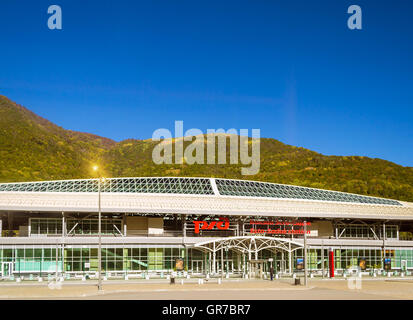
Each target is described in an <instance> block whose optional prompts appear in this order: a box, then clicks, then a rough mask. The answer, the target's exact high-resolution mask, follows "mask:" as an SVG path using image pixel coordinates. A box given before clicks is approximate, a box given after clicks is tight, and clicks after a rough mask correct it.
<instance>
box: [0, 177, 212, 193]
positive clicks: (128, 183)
mask: <svg viewBox="0 0 413 320" xmlns="http://www.w3.org/2000/svg"><path fill="white" fill-rule="evenodd" d="M0 191H20V192H98V179H92V180H65V181H48V182H28V183H7V184H0ZM101 191H102V192H127V193H174V194H205V195H213V194H214V191H213V190H212V186H211V182H210V180H209V179H206V178H204V179H202V178H111V179H105V180H104V182H103V183H102V190H101Z"/></svg>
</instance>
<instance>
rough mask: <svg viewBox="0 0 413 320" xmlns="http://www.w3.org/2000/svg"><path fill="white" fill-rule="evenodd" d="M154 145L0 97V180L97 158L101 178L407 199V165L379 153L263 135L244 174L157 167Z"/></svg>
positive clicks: (80, 173) (412, 188) (62, 170)
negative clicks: (187, 180)
mask: <svg viewBox="0 0 413 320" xmlns="http://www.w3.org/2000/svg"><path fill="white" fill-rule="evenodd" d="M148 134H150V133H148ZM228 139H229V138H228ZM205 140H206V139H205ZM189 143H190V142H185V144H186V145H187V144H189ZM156 144H157V143H156V142H153V141H151V140H134V139H129V140H125V141H121V142H118V143H117V142H115V141H113V140H110V139H107V138H102V137H99V136H96V135H92V134H88V133H80V132H75V131H71V130H65V129H63V128H61V127H59V126H57V125H55V124H53V123H51V122H50V121H48V120H46V119H43V118H41V117H39V116H37V115H36V114H34V113H32V112H31V111H29V110H28V109H26V108H24V107H22V106H19V105H17V104H15V103H14V102H12V101H10V100H9V99H7V98H6V97H4V96H0V182H14V181H36V180H55V179H74V178H90V177H94V173H93V172H92V170H91V167H92V165H93V164H95V163H98V164H99V165H100V167H101V168H102V173H103V174H104V175H105V176H106V177H122V176H130V177H132V176H198V177H225V178H238V179H251V180H260V181H268V182H278V183H285V184H294V185H301V186H308V187H316V188H323V189H330V190H338V191H346V192H352V193H359V194H365V195H373V196H379V197H386V198H394V199H399V200H406V201H413V168H412V167H403V166H400V165H397V164H395V163H392V162H389V161H385V160H382V159H372V158H368V157H361V156H344V157H343V156H325V155H322V154H320V153H317V152H314V151H311V150H307V149H304V148H299V147H294V146H290V145H286V144H283V143H282V142H280V141H277V140H275V139H267V138H262V139H261V168H260V172H259V173H258V174H257V175H254V176H242V175H241V167H245V165H242V164H239V165H229V164H226V165H224V164H223V165H188V164H185V163H184V164H182V165H156V164H154V163H153V161H152V149H153V147H154V146H155V145H156ZM227 145H229V141H228V143H227Z"/></svg>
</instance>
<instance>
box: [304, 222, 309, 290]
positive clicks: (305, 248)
mask: <svg viewBox="0 0 413 320" xmlns="http://www.w3.org/2000/svg"><path fill="white" fill-rule="evenodd" d="M307 275H308V273H307V221H305V220H304V285H305V286H307Z"/></svg>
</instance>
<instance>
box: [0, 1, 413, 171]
mask: <svg viewBox="0 0 413 320" xmlns="http://www.w3.org/2000/svg"><path fill="white" fill-rule="evenodd" d="M52 4H58V5H60V6H61V8H62V11H63V30H53V31H52V30H49V29H48V28H47V19H48V17H49V15H48V14H47V8H48V6H49V5H52ZM351 4H358V5H360V6H361V8H362V10H363V30H349V29H348V28H347V18H348V16H349V15H348V14H347V8H348V6H349V5H351ZM412 12H413V2H412V1H407V0H400V1H391V2H389V1H382V0H375V1H359V0H354V1H353V0H352V1H342V0H334V1H333V0H325V1H308V0H305V1H296V0H292V1H280V0H272V1H239V0H237V1H229V0H228V1H227V0H224V1H212V0H210V1H201V0H200V1H193V0H190V1H187V0H179V1H176V0H168V1H166V0H165V1H156V0H147V1H119V0H118V1H80V0H70V1H66V0H58V1H54V0H53V1H52V0H49V1H43V0H37V1H21V0H2V1H1V2H0V94H4V95H6V96H8V97H9V98H11V99H12V100H14V101H16V102H18V103H20V104H22V105H24V106H26V107H28V108H29V109H31V110H32V111H34V112H36V113H37V114H39V115H41V116H44V117H46V118H47V119H49V120H51V121H53V122H55V123H56V124H58V125H60V126H62V127H64V128H67V129H72V130H78V131H84V132H91V133H95V134H98V135H102V136H105V137H109V138H112V139H114V140H117V141H120V140H123V139H127V138H137V139H147V138H150V137H151V136H152V132H153V131H154V130H155V129H158V128H164V127H165V128H169V129H171V130H172V129H173V126H174V121H175V120H184V128H185V129H189V128H194V127H195V128H199V129H201V130H203V131H206V129H208V128H225V129H228V128H237V129H241V128H246V129H252V128H259V129H261V136H263V137H271V138H276V139H278V140H280V141H282V142H284V143H288V144H292V145H297V146H302V147H305V148H309V149H312V150H315V151H317V152H321V153H323V154H327V155H332V154H334V155H364V156H369V157H379V158H383V159H386V160H390V161H394V162H396V163H399V164H402V165H405V166H413V109H412V108H413V48H412V47H413V41H412V39H413V22H412V21H413V17H412Z"/></svg>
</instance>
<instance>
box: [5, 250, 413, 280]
mask: <svg viewBox="0 0 413 320" xmlns="http://www.w3.org/2000/svg"><path fill="white" fill-rule="evenodd" d="M321 250H322V249H319V248H310V249H308V255H307V256H308V269H309V270H310V271H320V270H322V269H323V261H324V270H327V268H328V250H327V249H324V260H323V259H322V256H323V253H322V251H321ZM56 258H57V259H56ZM252 258H253V259H254V258H255V256H254V255H253V257H252ZM268 258H273V259H274V267H275V270H276V271H277V272H284V273H288V271H289V270H290V266H289V257H288V253H287V252H283V251H280V252H276V253H274V252H272V251H269V250H261V251H259V252H258V254H257V259H261V260H265V261H267V260H268ZM303 258H304V254H303V249H297V250H295V251H293V255H292V257H291V263H292V265H291V271H292V272H297V271H298V270H297V259H303ZM384 258H390V259H391V268H392V269H393V270H400V271H402V270H408V269H410V270H413V249H406V248H389V249H386V250H385V251H383V250H381V249H372V248H336V249H334V264H335V269H336V270H337V271H344V270H349V269H354V268H357V267H358V266H359V261H360V259H363V260H364V261H365V265H366V271H371V270H377V269H382V268H383V259H384ZM177 259H182V260H183V261H184V270H186V271H188V272H192V273H204V274H205V273H206V272H211V271H212V270H213V269H214V267H213V266H212V262H213V260H212V255H211V254H208V253H205V252H203V251H200V250H198V249H193V248H190V249H188V248H186V249H185V248H184V247H179V246H177V247H167V246H166V247H149V246H129V247H128V246H112V247H111V246H103V247H102V271H103V272H104V273H107V272H111V273H122V274H133V273H136V274H138V273H142V272H144V273H147V272H149V273H151V272H156V271H158V272H161V271H163V272H171V271H174V270H176V265H175V263H176V260H177ZM222 261H224V265H223V267H224V272H228V273H233V274H240V273H241V272H243V271H245V270H244V268H246V267H245V264H244V263H245V262H247V256H246V255H244V256H243V255H242V254H241V253H239V252H237V251H233V250H227V251H224V252H223V256H221V252H220V251H219V252H217V254H216V259H215V263H216V265H215V271H216V272H220V270H221V267H222V266H221V263H222ZM0 266H1V268H0V271H1V276H2V277H7V276H10V275H12V274H13V275H24V274H36V275H47V274H54V273H56V271H57V272H58V273H60V274H62V273H67V274H73V273H75V274H94V273H96V272H97V271H98V249H97V247H93V246H92V247H86V246H66V247H64V248H62V247H61V246H18V245H16V246H0Z"/></svg>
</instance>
